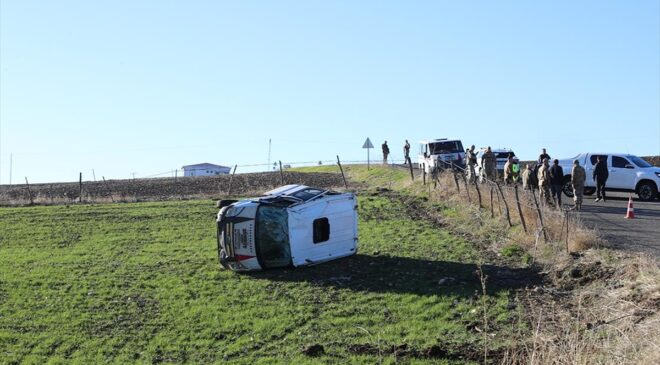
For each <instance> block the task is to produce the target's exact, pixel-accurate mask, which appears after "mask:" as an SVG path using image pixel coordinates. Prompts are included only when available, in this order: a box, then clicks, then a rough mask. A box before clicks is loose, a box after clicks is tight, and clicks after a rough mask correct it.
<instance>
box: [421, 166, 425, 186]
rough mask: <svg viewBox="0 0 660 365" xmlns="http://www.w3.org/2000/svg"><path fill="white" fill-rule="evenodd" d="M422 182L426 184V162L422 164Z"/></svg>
mask: <svg viewBox="0 0 660 365" xmlns="http://www.w3.org/2000/svg"><path fill="white" fill-rule="evenodd" d="M422 184H424V185H426V164H423V165H422Z"/></svg>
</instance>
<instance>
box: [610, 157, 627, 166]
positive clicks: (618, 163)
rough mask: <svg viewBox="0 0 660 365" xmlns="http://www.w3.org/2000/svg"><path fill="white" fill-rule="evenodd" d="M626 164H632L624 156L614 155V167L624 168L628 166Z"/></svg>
mask: <svg viewBox="0 0 660 365" xmlns="http://www.w3.org/2000/svg"><path fill="white" fill-rule="evenodd" d="M626 165H630V162H628V160H626V159H625V158H623V157H619V156H612V167H619V168H622V169H625V168H626Z"/></svg>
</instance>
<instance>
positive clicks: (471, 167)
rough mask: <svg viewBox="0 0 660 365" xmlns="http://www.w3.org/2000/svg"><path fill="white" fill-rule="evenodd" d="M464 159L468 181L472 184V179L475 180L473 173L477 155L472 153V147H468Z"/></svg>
mask: <svg viewBox="0 0 660 365" xmlns="http://www.w3.org/2000/svg"><path fill="white" fill-rule="evenodd" d="M465 157H466V158H465V159H466V160H467V161H466V162H467V166H468V180H469V181H470V182H473V181H474V179H476V178H477V176H476V173H475V171H474V167H475V166H476V165H477V154H476V153H474V145H472V146H470V148H469V149H468V150H467V152H466V153H465Z"/></svg>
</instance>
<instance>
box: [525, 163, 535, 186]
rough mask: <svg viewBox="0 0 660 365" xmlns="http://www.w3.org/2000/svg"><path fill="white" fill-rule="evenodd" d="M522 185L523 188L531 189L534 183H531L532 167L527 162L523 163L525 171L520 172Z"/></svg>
mask: <svg viewBox="0 0 660 365" xmlns="http://www.w3.org/2000/svg"><path fill="white" fill-rule="evenodd" d="M522 185H523V189H525V190H532V187H533V186H534V184H533V183H532V169H531V168H530V167H529V164H527V165H525V171H523V173H522Z"/></svg>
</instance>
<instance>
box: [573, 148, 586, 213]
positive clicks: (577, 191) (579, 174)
mask: <svg viewBox="0 0 660 365" xmlns="http://www.w3.org/2000/svg"><path fill="white" fill-rule="evenodd" d="M586 179H587V173H586V172H585V171H584V167H582V166H580V161H578V160H575V161H573V169H572V170H571V184H572V185H573V201H574V202H575V210H578V211H579V210H582V197H583V194H584V181H585V180H586Z"/></svg>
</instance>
